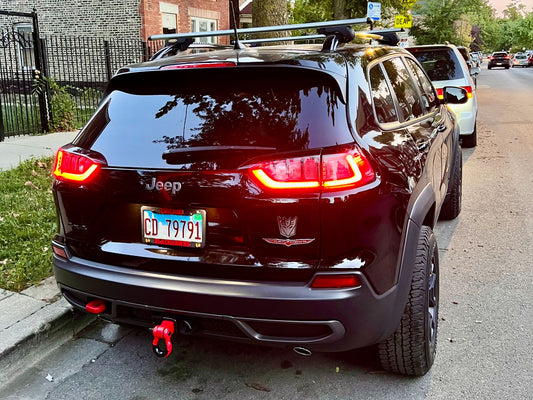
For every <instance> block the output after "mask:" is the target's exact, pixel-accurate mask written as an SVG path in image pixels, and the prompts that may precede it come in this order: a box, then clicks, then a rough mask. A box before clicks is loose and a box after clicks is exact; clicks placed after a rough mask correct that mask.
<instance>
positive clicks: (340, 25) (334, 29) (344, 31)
mask: <svg viewBox="0 0 533 400" xmlns="http://www.w3.org/2000/svg"><path fill="white" fill-rule="evenodd" d="M359 24H368V25H370V27H371V29H372V24H373V21H372V19H371V18H356V19H344V20H338V21H323V22H311V23H304V24H292V25H276V26H263V27H256V28H244V29H236V30H235V29H226V30H221V31H204V32H189V33H169V34H161V35H151V36H150V37H149V38H148V40H166V41H167V42H168V43H170V46H177V47H179V50H181V51H183V50H186V49H187V47H188V45H189V44H190V43H192V39H193V38H202V37H213V36H231V35H235V34H237V35H239V34H256V33H270V32H281V31H292V30H299V29H317V32H318V34H317V35H304V36H289V37H282V38H265V39H250V40H241V41H240V42H241V43H246V44H256V43H267V42H282V41H298V40H312V39H322V38H325V41H324V44H323V47H322V51H334V50H335V49H336V48H337V46H338V45H340V44H344V43H348V42H350V41H352V40H353V39H354V37H355V32H354V30H353V29H352V28H351V26H352V25H359ZM399 31H400V29H384V30H375V31H374V30H370V31H362V32H360V33H359V34H358V36H360V35H361V34H368V35H370V36H368V37H371V38H372V39H375V40H378V41H379V42H383V43H384V44H391V45H396V44H398V38H397V37H396V41H394V39H393V36H392V34H393V33H394V32H399ZM394 36H396V34H395V33H394Z"/></svg>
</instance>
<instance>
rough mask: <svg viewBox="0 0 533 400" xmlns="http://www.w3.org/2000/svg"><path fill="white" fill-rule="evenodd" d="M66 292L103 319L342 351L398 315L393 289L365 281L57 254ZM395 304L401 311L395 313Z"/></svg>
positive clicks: (375, 334) (383, 331)
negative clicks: (244, 274)
mask: <svg viewBox="0 0 533 400" xmlns="http://www.w3.org/2000/svg"><path fill="white" fill-rule="evenodd" d="M54 273H55V276H56V280H57V282H58V284H59V286H60V288H61V291H62V293H63V295H64V297H65V298H66V299H67V300H68V301H69V302H70V303H71V304H73V305H74V306H75V307H76V308H79V309H81V310H84V308H85V305H86V304H87V303H88V302H90V301H92V300H95V299H100V300H104V301H105V304H106V309H105V311H104V312H103V313H101V314H100V317H101V318H103V319H105V320H108V321H111V322H115V323H127V324H134V325H139V326H145V327H153V326H154V325H157V324H159V323H160V322H161V320H162V319H164V318H171V319H174V320H176V321H177V323H178V324H177V326H178V327H181V328H183V329H180V331H181V332H182V333H185V334H197V335H202V336H215V337H222V338H226V339H231V340H238V341H245V342H255V343H257V344H265V345H274V346H283V347H285V346H289V347H292V346H303V347H306V348H308V349H310V350H313V351H345V350H350V349H354V348H359V347H364V346H368V345H372V344H374V343H377V342H379V341H381V340H383V339H385V338H386V337H388V336H390V335H391V334H392V332H394V330H395V329H396V327H397V325H398V322H399V319H400V317H401V315H394V314H395V313H396V314H397V313H398V311H397V310H398V309H401V310H403V308H404V307H398V304H397V298H396V295H397V293H396V287H395V288H393V289H391V290H390V291H389V292H387V293H385V294H383V295H377V294H376V293H375V292H374V291H373V290H372V288H371V286H370V284H369V283H368V281H367V280H366V278H365V277H364V276H363V275H362V274H361V275H360V278H361V281H362V285H361V287H358V288H351V289H327V290H316V289H311V288H310V287H309V285H308V284H304V283H294V282H291V283H279V282H250V281H225V280H220V279H206V278H196V277H189V276H177V275H169V274H161V273H153V272H146V271H139V270H133V269H128V268H121V267H115V266H111V265H104V264H99V263H95V262H91V261H87V260H82V259H79V258H75V257H73V258H70V259H68V260H67V259H63V258H59V257H57V256H54ZM394 310H396V311H394Z"/></svg>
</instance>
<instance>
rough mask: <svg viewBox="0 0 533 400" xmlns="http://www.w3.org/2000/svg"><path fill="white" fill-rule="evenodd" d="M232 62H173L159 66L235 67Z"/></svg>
mask: <svg viewBox="0 0 533 400" xmlns="http://www.w3.org/2000/svg"><path fill="white" fill-rule="evenodd" d="M235 65H236V64H235V63H234V62H227V61H224V62H205V63H195V64H174V65H165V66H163V67H161V68H160V69H161V70H170V69H197V68H224V67H235Z"/></svg>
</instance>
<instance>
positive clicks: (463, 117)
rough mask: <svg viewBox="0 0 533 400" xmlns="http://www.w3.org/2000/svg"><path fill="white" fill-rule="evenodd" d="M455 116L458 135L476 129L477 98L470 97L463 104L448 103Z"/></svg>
mask: <svg viewBox="0 0 533 400" xmlns="http://www.w3.org/2000/svg"><path fill="white" fill-rule="evenodd" d="M450 108H451V109H452V110H453V112H454V113H455V116H456V117H457V123H458V124H459V134H460V135H471V134H472V133H474V131H475V129H476V119H477V100H475V99H470V100H468V101H467V102H466V103H464V104H450Z"/></svg>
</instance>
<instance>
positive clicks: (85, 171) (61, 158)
mask: <svg viewBox="0 0 533 400" xmlns="http://www.w3.org/2000/svg"><path fill="white" fill-rule="evenodd" d="M101 165H102V162H100V161H96V160H94V159H92V158H89V157H87V156H84V155H81V154H77V153H72V152H70V151H68V150H65V149H63V148H60V149H59V150H58V151H57V155H56V160H55V164H54V171H53V174H54V176H55V177H56V178H57V179H59V180H65V181H75V182H86V181H87V180H89V178H91V177H92V176H94V174H95V173H96V171H97V170H98V169H99V168H100V166H101Z"/></svg>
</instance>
